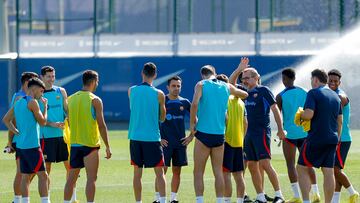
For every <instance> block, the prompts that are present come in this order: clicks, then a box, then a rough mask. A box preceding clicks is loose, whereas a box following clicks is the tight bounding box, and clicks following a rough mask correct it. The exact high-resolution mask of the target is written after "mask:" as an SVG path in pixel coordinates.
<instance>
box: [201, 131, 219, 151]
mask: <svg viewBox="0 0 360 203" xmlns="http://www.w3.org/2000/svg"><path fill="white" fill-rule="evenodd" d="M195 137H196V139H198V140H199V141H200V142H201V143H203V144H204V145H205V146H207V147H208V148H213V147H220V146H221V145H223V144H224V142H225V136H224V134H208V133H203V132H200V131H196V133H195Z"/></svg>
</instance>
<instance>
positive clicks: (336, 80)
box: [328, 69, 341, 90]
mask: <svg viewBox="0 0 360 203" xmlns="http://www.w3.org/2000/svg"><path fill="white" fill-rule="evenodd" d="M328 77H329V78H328V86H329V87H330V89H332V90H337V89H338V88H339V86H340V84H341V72H340V71H339V70H337V69H332V70H330V71H329V72H328Z"/></svg>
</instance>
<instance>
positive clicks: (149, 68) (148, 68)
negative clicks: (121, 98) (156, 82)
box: [142, 62, 157, 78]
mask: <svg viewBox="0 0 360 203" xmlns="http://www.w3.org/2000/svg"><path fill="white" fill-rule="evenodd" d="M142 72H143V73H144V75H145V76H146V77H148V78H151V77H154V75H155V74H156V72H157V68H156V65H155V64H154V63H153V62H147V63H145V64H144V67H143V70H142Z"/></svg>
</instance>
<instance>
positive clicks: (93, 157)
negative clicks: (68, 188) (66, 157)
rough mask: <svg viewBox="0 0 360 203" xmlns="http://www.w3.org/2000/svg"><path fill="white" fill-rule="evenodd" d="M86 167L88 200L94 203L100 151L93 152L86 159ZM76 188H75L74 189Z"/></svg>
mask: <svg viewBox="0 0 360 203" xmlns="http://www.w3.org/2000/svg"><path fill="white" fill-rule="evenodd" d="M84 165H85V170H86V189H85V193H86V199H87V201H88V202H93V201H94V198H95V191H96V179H97V173H98V169H99V150H98V149H95V150H92V151H91V152H90V153H89V154H88V155H87V156H85V157H84ZM73 188H74V187H73Z"/></svg>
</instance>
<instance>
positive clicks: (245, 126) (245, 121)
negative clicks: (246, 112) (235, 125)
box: [243, 116, 248, 136]
mask: <svg viewBox="0 0 360 203" xmlns="http://www.w3.org/2000/svg"><path fill="white" fill-rule="evenodd" d="M243 122H244V136H245V135H246V132H247V129H248V120H247V116H244V121H243Z"/></svg>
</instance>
